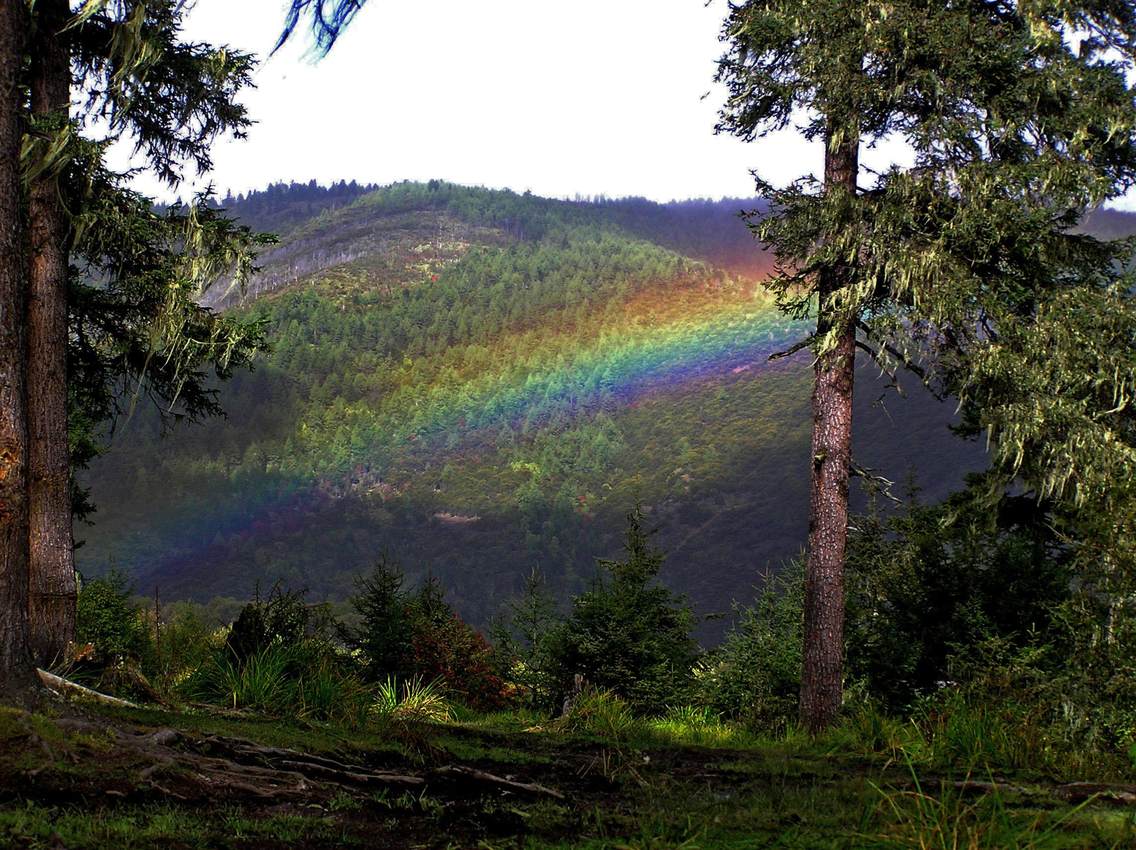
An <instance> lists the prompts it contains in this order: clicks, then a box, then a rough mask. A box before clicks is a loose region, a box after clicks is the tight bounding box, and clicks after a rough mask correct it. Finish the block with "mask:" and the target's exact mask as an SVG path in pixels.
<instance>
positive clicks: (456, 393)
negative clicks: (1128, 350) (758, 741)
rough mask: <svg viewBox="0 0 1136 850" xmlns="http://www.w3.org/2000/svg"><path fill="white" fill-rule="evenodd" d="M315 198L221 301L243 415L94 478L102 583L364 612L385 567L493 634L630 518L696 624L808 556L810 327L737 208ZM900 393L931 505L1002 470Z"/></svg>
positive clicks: (872, 400)
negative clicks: (240, 331) (236, 361)
mask: <svg viewBox="0 0 1136 850" xmlns="http://www.w3.org/2000/svg"><path fill="white" fill-rule="evenodd" d="M282 198H283V200H281V203H282V204H284V203H287V193H286V192H285V193H283V195H282ZM261 200H262V199H260V198H257V202H258V203H260V201H261ZM311 203H313V204H315V206H316V208H318V210H319V211H318V212H317V213H316V214H315V215H314V216H313V217H311V218H309V219H307V220H305V221H299V222H296V223H293V224H290V225H289V230H288V231H287V234H286V236H285V238H284V240H283V241H282V243H281V245H279V246H278V247H277V248H275V249H273V250H272V251H271V252H270V253H268V254H266V255H265V256H264V257H263V259H262V264H263V270H262V272H261V273H260V274H259V275H258V277H257V278H256V280H254V281H253V282H252V284H251V285H250V286H249V287H248V288H247V289H246V290H245V291H244V292H240V291H230V290H226V289H224V288H219V289H218V290H217V291H216V292H213V293H211V294H210V296H209V297H210V299H211V301H210V303H212V304H213V305H215V306H218V307H222V308H226V309H241V310H247V311H249V313H250V314H251V315H253V316H256V317H258V318H260V319H262V320H263V321H264V322H265V323H266V325H267V328H268V331H269V337H270V339H272V340H273V350H272V352H271V353H270V354H268V355H266V356H265V357H264V358H263V359H262V360H261V362H260V363H259V365H258V368H257V370H256V371H255V372H253V373H251V374H245V375H241V376H238V378H237V379H235V380H234V381H232V382H231V383H230V384H228V385H226V386H224V387H223V388H221V400H222V403H223V405H224V407H225V409H226V410H227V411H228V413H229V416H228V418H227V419H226V420H222V421H216V422H211V423H209V424H207V425H205V426H201V427H193V428H182V429H178V430H177V431H176V432H175V433H174V435H173V436H172V437H170V438H166V439H163V438H162V437H161V435H160V434H159V430H158V426H157V422H156V417H154V416H152V415H150V414H149V413H147V412H145V411H142V412H139V413H138V414H136V415H135V416H134V417H133V419H131V420H130V421H129V422H127V423H125V424H124V425H123V426H121V427H120V428H119V430H118V432H117V433H116V435H115V437H114V445H113V448H112V451H111V452H110V453H108V454H107V455H106V456H105V457H103V458H101V459H100V460H99V461H98V462H97V463H96V464H95V466H94V467H93V468H92V469H91V471H90V473H89V475H88V476H87V483H89V485H90V486H91V488H92V491H93V496H94V499H95V501H96V503H97V504H98V505H99V506H100V510H99V513H98V514H97V515H96V517H95V525H94V526H93V527H91V528H88V529H86V530H85V531H84V532H83V533H82V536H84V537H85V538H86V541H87V542H86V545H85V546H84V547H83V548H82V549H80V550H79V561H80V566H81V568H82V569H83V570H84V571H87V572H99V571H101V570H105V569H107V568H108V567H109V566H117V567H119V568H123V569H125V570H127V571H129V572H130V573H131V574H132V575H133V576H134V578H135V581H136V586H137V587H138V589H139V590H140V591H145V592H150V591H151V590H152V589H153V588H154V587H155V586H157V587H160V589H161V593H162V595H163V596H164V597H166V598H174V597H179V596H185V597H193V598H198V599H207V598H209V597H212V596H216V595H226V596H236V597H246V596H248V595H249V594H250V593H251V592H252V591H253V588H254V586H255V585H256V584H257V583H258V582H259V583H260V585H261V586H262V587H263V586H265V585H267V584H270V583H271V582H273V581H275V580H278V579H279V580H283V581H285V582H287V583H288V584H290V585H292V586H305V587H308V588H309V589H310V591H312V594H313V596H314V597H316V598H319V597H322V596H327V597H332V598H342V597H343V596H344V595H346V594H347V593H349V592H350V590H351V586H352V580H353V577H354V576H355V575H356V574H358V573H359V572H361V571H364V570H366V569H367V568H368V567H369V566H370V565H371V564H372V563H373V562H374V561H375V560H376V559H377V558H378V557H379V556H380V554H382V553H387V554H389V555H391V556H393V557H395V558H397V559H398V560H400V561H401V563H402V565H403V567H404V568H405V569H406V571H407V572H408V574H410V575H411V576H420V575H423V574H425V573H426V572H432V573H434V574H435V575H438V576H439V577H440V578H441V579H442V580H443V583H444V584H445V585H446V586H447V588H449V589H450V591H451V597H452V598H453V600H454V601H455V602H456V604H457V605H458V607H459V608H460V609H461V610H462V612H463V613H464V614H466V615H468V616H470V617H471V618H472V619H473V620H475V621H477V622H482V623H484V622H485V621H486V620H487V619H488V618H489V617H490V616H491V615H492V614H493V613H494V611H495V610H496V609H497V607H498V606H499V604H500V603H501V601H502V599H504V598H505V597H507V596H508V595H510V594H511V593H513V592H515V590H516V589H517V587H518V586H519V583H520V579H521V578H522V577H523V576H524V575H525V574H527V573H528V572H529V571H530V570H531V569H533V568H534V567H539V568H540V569H542V570H543V571H544V572H545V574H546V575H547V576H548V577H549V578H550V579H551V580H552V583H553V585H554V586H555V587H556V588H558V589H559V590H560V591H562V592H564V593H567V592H570V591H574V590H577V589H579V588H580V587H581V586H583V584H584V583H585V582H586V581H587V580H588V579H589V578H590V576H591V575H592V572H593V564H594V558H595V557H596V556H597V555H609V554H612V552H613V550H614V549H616V548H617V547H618V545H619V543H618V540H619V532H620V531H621V527H622V522H623V515H624V514H625V513H626V512H627V511H628V510H629V509H630V508H631V507H632V506H633V505H634V504H635V502H636V501H637V500H639V501H642V502H643V504H644V505H645V506H646V507H647V508H648V509H649V510H650V513H651V516H652V518H653V520H654V521H655V522H656V523H657V525H658V526H659V528H660V531H659V540H660V542H661V544H662V545H663V546H664V547H665V548H666V549H668V550H669V551H670V553H671V557H670V559H669V562H668V566H667V568H666V571H665V573H664V578H665V579H666V580H667V581H668V582H669V583H671V584H672V585H673V586H675V587H677V588H679V589H681V590H684V591H686V592H688V593H689V594H690V595H691V597H692V598H693V600H694V601H695V603H696V605H697V606H698V607H699V609H700V610H702V611H704V612H712V611H725V610H727V609H728V607H729V604H730V601H731V600H732V599H734V598H744V597H747V596H749V595H750V593H751V588H752V586H753V585H754V584H755V583H757V582H758V581H759V575H760V573H761V571H763V570H765V569H767V568H770V567H772V568H776V567H777V566H778V565H780V564H781V563H782V562H783V561H784V559H786V558H788V557H791V556H792V555H793V554H795V553H796V552H797V551H798V550H799V548H800V547H801V545H802V544H803V542H804V538H805V533H806V530H807V510H806V509H807V444H808V432H809V416H808V400H809V377H810V372H809V370H808V368H807V367H808V356H807V354H804V355H802V356H798V357H795V358H792V359H789V360H783V361H778V362H777V363H776V364H770V363H769V362H768V355H769V354H771V353H773V352H775V351H778V350H781V349H783V348H785V347H787V346H788V345H790V344H791V343H792V342H794V341H796V340H797V339H798V338H800V336H801V335H802V331H803V329H802V328H801V327H795V326H794V325H793V324H792V323H790V322H788V321H787V320H786V319H785V318H784V317H783V316H781V315H780V314H779V313H778V312H777V311H776V309H775V308H774V306H773V304H772V303H771V302H770V300H769V299H768V297H767V296H766V295H765V293H764V292H763V290H762V287H761V285H760V276H761V275H762V273H763V272H764V271H765V270H767V268H768V258H767V257H765V256H764V255H763V254H762V253H761V252H760V250H759V249H758V248H757V246H756V245H755V244H754V243H753V241H752V239H751V237H750V236H749V234H748V232H747V231H746V229H745V227H744V225H743V224H742V222H741V220H740V219H738V218H737V216H736V209H737V208H739V207H741V206H744V205H746V204H745V202H723V203H709V202H693V203H687V204H680V205H669V206H662V205H657V204H651V203H650V202H646V201H621V202H609V201H600V202H589V203H584V202H578V203H570V202H564V201H552V200H547V199H542V198H536V197H532V196H529V195H517V194H514V193H511V192H497V191H488V190H482V189H469V188H463V187H457V186H452V185H450V184H444V183H438V182H436V181H432V182H431V183H430V184H398V185H395V186H392V187H388V188H386V189H381V190H378V191H374V192H370V193H365V194H361V195H359V196H358V197H356V198H354V199H353V200H352V199H350V198H348V199H346V200H345V201H344V202H343V203H342V204H340V205H338V206H336V205H335V204H332V203H320V202H319V199H316V200H315V201H311ZM287 209H289V210H291V211H292V213H289V214H290V215H291V214H293V213H294V211H295V210H296V209H297V204H296V203H291V204H290V205H288V206H287ZM235 211H236V212H237V213H238V214H239V213H240V212H241V204H240V203H238V204H237V205H236V207H235ZM259 214H260V215H264V214H265V213H264V211H263V210H262V211H261V213H259ZM715 260H717V261H718V264H715V262H714V261H715ZM882 393H883V386H882V384H881V383H879V382H878V381H877V380H876V374H875V371H874V370H873V369H870V368H866V367H865V368H863V369H862V370H861V385H860V389H859V390H858V401H857V405H858V410H857V416H858V419H857V426H856V428H857V430H856V447H855V452H856V457H857V462H858V463H860V464H862V465H865V466H868V467H872V468H874V469H877V470H879V471H881V472H882V473H883V474H885V475H887V476H888V477H890V478H893V479H895V480H898V481H905V480H906V479H907V477H908V476H909V475H911V476H914V480H916V481H917V482H918V484H919V485H920V486H921V487H922V488H924V496H925V497H926V498H934V497H938V496H941V495H944V494H945V493H946V492H948V491H949V490H951V489H953V488H954V487H956V486H957V485H958V484H959V483H960V481H961V478H962V475H963V474H964V473H965V471H967V470H969V469H975V468H977V467H978V466H979V465H980V464H981V462H982V458H981V451H980V449H978V448H977V447H976V446H974V445H971V444H966V443H963V442H961V441H958V440H955V439H954V438H952V437H950V436H949V435H948V433H947V430H946V425H947V423H948V421H949V419H950V415H951V408H950V406H949V405H942V404H939V403H937V402H935V401H933V400H931V399H929V398H926V397H924V396H923V395H921V393H920V392H919V391H918V388H916V389H915V390H913V391H912V392H911V393H909V396H908V398H899V397H898V396H896V395H895V394H894V393H891V394H888V395H886V396H885V399H886V405H880V404H878V403H877V402H878V400H879V398H880V397H881V394H882ZM901 489H902V488H901ZM857 498H858V503H859V504H860V505H863V500H862V498H859V497H857Z"/></svg>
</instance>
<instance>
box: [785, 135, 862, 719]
mask: <svg viewBox="0 0 1136 850" xmlns="http://www.w3.org/2000/svg"><path fill="white" fill-rule="evenodd" d="M825 141H826V149H825V162H824V182H825V191H826V192H832V191H849V192H855V191H856V175H857V172H858V170H859V152H860V140H859V136H858V134H856V133H850V134H847V135H846V136H844V137H843V138H842V139H841V140H839V141H838V142H837V143H836V144H835V145H834V144H833V139H832V136H831V135H829V136H828V137H826V140H825ZM847 278H848V271H847V269H846V268H844V267H842V266H833V267H829V268H825V269H823V270H822V271H821V272H820V276H819V280H818V286H817V289H818V294H819V305H818V314H817V333H818V336H822V335H824V334H826V333H828V332H829V331H830V330H832V329H833V328H834V327H835V328H836V344H835V345H834V346H832V347H831V348H829V349H828V350H827V351H826V352H825V353H824V354H823V355H821V356H820V357H819V358H817V362H816V366H815V372H816V375H815V381H814V384H813V398H812V410H813V440H812V481H811V492H810V500H809V549H808V560H807V562H806V564H805V646H804V662H803V667H802V670H801V706H800V708H801V721H802V723H803V724H804V725H805V727H806V728H807V729H809V730H810V731H811V732H814V733H815V732H820V731H823V730H824V729H827V728H828V727H830V726H831V725H832V724H833V723H834V722H835V720H836V718H837V715H838V714H839V712H840V703H841V698H842V689H843V678H844V669H843V668H844V550H845V544H846V542H847V539H848V475H849V470H850V467H851V463H852V385H853V381H854V377H855V367H856V329H855V326H854V325H853V324H851V323H850V322H848V321H847V320H842V319H840V318H839V317H837V316H836V315H834V313H833V310H832V305H831V299H832V295H833V293H835V292H836V291H837V290H839V289H840V288H841V287H843V286H844V285H846V283H847ZM836 322H840V323H841V324H840V325H839V326H837V325H835V323H836Z"/></svg>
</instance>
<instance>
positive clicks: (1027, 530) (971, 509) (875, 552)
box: [845, 480, 1071, 711]
mask: <svg viewBox="0 0 1136 850" xmlns="http://www.w3.org/2000/svg"><path fill="white" fill-rule="evenodd" d="M980 484H981V482H980V481H979V480H975V481H974V482H972V486H971V488H970V489H969V490H966V491H963V492H961V493H957V494H955V495H954V496H952V497H950V498H949V499H948V500H947V501H946V502H944V503H942V504H939V505H933V506H924V505H920V504H919V503H918V502H917V501H915V500H914V499H912V500H911V501H910V502H909V504H908V506H907V508H906V510H905V511H904V512H903V513H900V514H898V515H896V516H894V517H892V518H891V519H889V520H887V521H883V520H881V519H880V518H879V517H877V516H874V515H871V516H866V517H859V518H857V520H856V522H855V523H854V525H855V527H856V529H857V530H856V531H855V532H854V533H852V534H851V535H850V537H849V546H848V564H847V617H846V625H845V645H846V646H847V656H848V675H849V677H850V678H858V679H863V680H865V681H866V682H867V685H868V689H869V691H870V692H871V694H872V696H873V697H874V698H876V699H878V700H880V701H881V702H883V703H884V705H885V706H887V707H888V708H890V709H891V710H893V711H894V710H899V711H902V710H905V709H907V708H909V707H910V706H911V705H913V704H914V703H915V702H916V701H917V700H918V699H919V698H920V697H921V696H922V695H925V694H929V693H933V692H935V691H936V690H937V689H938V688H939V687H941V685H942V683H943V682H945V681H947V680H948V679H949V668H950V666H951V664H952V658H953V657H954V656H956V655H957V654H958V653H960V652H963V653H965V652H966V651H967V650H968V648H972V647H976V646H979V645H981V644H982V643H983V642H984V641H986V640H988V639H991V638H997V639H1000V640H1003V641H1005V642H1007V643H1008V645H1010V646H1015V647H1023V646H1025V645H1026V644H1027V643H1028V642H1029V641H1030V640H1031V634H1033V633H1043V632H1045V631H1046V630H1047V629H1049V628H1050V626H1051V625H1052V623H1053V611H1054V609H1055V608H1056V607H1057V606H1059V605H1060V604H1061V603H1062V602H1063V601H1064V600H1066V599H1068V598H1069V595H1070V578H1071V576H1070V571H1069V567H1068V560H1069V553H1068V551H1067V549H1066V547H1064V546H1063V545H1061V543H1060V540H1059V538H1058V535H1057V533H1056V532H1055V531H1054V530H1053V527H1052V523H1051V517H1050V516H1049V514H1048V512H1047V510H1046V508H1045V506H1044V505H1038V503H1037V501H1036V499H1034V498H1032V497H1026V496H1022V497H1017V496H1005V497H1003V498H1002V499H1001V500H1000V501H999V502H998V503H997V504H996V505H994V506H993V507H991V506H990V504H989V503H988V501H987V500H986V498H985V490H984V489H982V488H981V487H980ZM1009 599H1012V600H1013V601H1012V604H1007V600H1009Z"/></svg>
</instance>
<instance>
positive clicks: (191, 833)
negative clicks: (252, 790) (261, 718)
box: [0, 803, 363, 850]
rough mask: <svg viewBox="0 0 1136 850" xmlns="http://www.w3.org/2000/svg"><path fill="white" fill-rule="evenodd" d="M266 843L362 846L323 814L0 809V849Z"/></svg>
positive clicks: (130, 849) (161, 807)
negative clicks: (250, 815) (265, 841)
mask: <svg viewBox="0 0 1136 850" xmlns="http://www.w3.org/2000/svg"><path fill="white" fill-rule="evenodd" d="M263 840H269V841H271V842H273V843H277V844H278V845H279V846H284V845H287V844H289V843H295V842H299V841H307V842H313V841H315V842H322V843H325V844H326V845H327V846H363V845H362V843H361V842H360V841H359V840H358V839H357V838H354V837H352V836H351V835H350V834H349V833H348V831H346V830H345V829H344V828H343V827H342V826H341V825H340V824H337V823H336V820H335V818H334V817H331V816H329V815H324V814H317V815H300V814H283V815H266V816H264V817H249V816H247V815H245V814H244V813H242V812H241V810H240V809H238V808H232V809H220V810H215V811H208V812H201V811H194V810H191V809H186V808H181V807H177V806H173V805H168V804H157V805H147V806H122V807H107V808H103V809H95V810H92V809H91V808H88V807H78V806H59V807H56V806H44V805H40V804H37V803H27V804H25V805H23V806H13V807H10V808H6V809H3V810H0V846H14V847H26V848H28V850H38V848H44V850H47V848H52V850H55V848H59V847H66V848H68V850H81V848H91V850H101V848H106V847H115V848H117V849H118V850H135V848H151V847H179V848H187V850H188V849H189V848H211V847H240V846H251V845H255V844H257V843H259V842H260V841H263Z"/></svg>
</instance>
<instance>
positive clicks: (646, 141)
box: [116, 0, 1133, 206]
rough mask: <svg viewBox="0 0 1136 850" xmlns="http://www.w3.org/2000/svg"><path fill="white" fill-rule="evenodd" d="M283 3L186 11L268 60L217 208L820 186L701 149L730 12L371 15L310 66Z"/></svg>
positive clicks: (205, 28) (776, 161)
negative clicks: (456, 194) (247, 197)
mask: <svg viewBox="0 0 1136 850" xmlns="http://www.w3.org/2000/svg"><path fill="white" fill-rule="evenodd" d="M286 5H287V4H286V2H285V0H197V2H196V6H195V8H194V9H193V11H192V12H191V13H190V15H189V18H188V22H187V30H186V36H187V38H190V39H193V40H200V41H209V42H213V43H218V44H229V45H232V46H234V47H237V48H240V49H242V50H246V51H250V52H253V53H256V54H258V55H260V56H261V57H262V59H263V60H264V61H263V64H262V65H261V67H260V68H259V69H258V71H257V73H256V78H255V79H256V85H257V88H256V89H255V90H250V91H248V92H246V94H245V96H244V101H245V103H246V105H247V106H248V110H249V114H250V117H251V118H252V119H253V120H254V121H255V122H256V124H255V125H254V126H253V127H252V129H251V130H250V132H249V137H248V138H247V139H246V140H244V141H233V140H230V139H225V140H221V141H219V142H218V143H217V144H216V146H215V148H214V165H215V168H214V171H213V173H212V174H211V175H209V176H208V178H207V179H206V181H198V182H207V181H209V180H211V181H212V182H213V184H214V185H215V186H216V188H217V190H218V192H219V193H220V194H224V192H225V191H226V190H231V191H232V192H233V193H234V194H236V193H238V192H242V191H247V190H249V189H257V188H263V187H264V186H266V185H267V184H268V183H271V182H274V181H278V180H284V181H289V180H296V181H303V182H307V181H309V180H311V179H313V178H314V179H316V180H317V181H319V182H321V183H329V182H333V181H336V180H340V179H344V180H357V181H359V182H360V183H390V182H394V181H397V180H404V179H410V180H427V179H430V178H433V177H438V178H442V179H446V180H452V181H454V182H457V183H465V184H474V185H483V186H489V187H494V188H500V187H508V188H512V189H515V190H517V191H523V190H525V189H531V190H532V191H533V192H535V193H537V194H539V195H546V196H553V197H571V196H573V195H576V194H582V195H596V194H605V195H608V196H609V197H620V196H625V195H642V196H645V197H648V198H653V199H655V200H659V201H667V200H671V199H675V198H691V197H722V196H749V195H752V194H753V192H754V185H753V180H752V178H751V177H750V173H749V172H750V170H751V169H756V170H757V171H758V172H759V173H760V174H761V175H762V176H763V177H764V178H765V179H767V180H770V181H772V182H774V183H777V184H783V183H785V182H788V181H789V180H792V179H794V178H796V177H799V176H801V175H803V174H806V173H810V172H817V171H819V170H820V165H821V150H820V147H819V145H817V144H811V145H810V144H807V143H806V142H804V140H803V139H801V138H800V137H799V136H798V135H797V134H796V133H794V132H792V131H786V132H784V133H782V134H779V135H777V136H775V137H772V138H768V139H765V140H762V141H760V142H756V143H752V144H745V143H743V142H741V141H739V140H737V139H735V138H733V137H730V136H725V135H723V136H715V135H714V133H713V127H714V123H715V119H716V115H717V110H718V107H719V106H720V105H721V102H722V99H723V93H722V90H721V88H720V87H715V86H714V85H713V84H712V79H713V76H714V71H715V63H716V60H717V58H718V56H719V55H720V54H721V51H722V45H721V44H720V43H719V41H718V32H719V29H720V26H721V22H722V20H723V18H724V16H725V14H726V2H725V0H710V2H709V3H708V4H707V3H706V2H705V0H575V2H572V3H568V4H564V3H561V4H554V3H550V2H546V1H545V0H478V2H470V0H430V2H409V3H407V2H396V0H370V2H368V3H367V5H366V6H365V7H364V9H363V11H362V12H361V13H360V14H359V16H358V17H357V18H356V20H355V21H354V23H353V24H352V26H351V27H350V28H349V29H348V31H347V32H346V33H345V34H344V35H343V37H342V38H341V39H340V41H339V43H337V44H336V46H335V48H334V49H333V50H332V52H331V54H330V55H329V56H327V57H326V58H324V59H322V60H320V61H318V62H313V61H312V60H311V59H310V58H309V57H308V56H307V55H306V52H305V49H306V47H307V44H308V41H307V38H306V33H303V34H301V35H300V37H298V38H296V39H295V40H294V42H293V43H292V44H290V45H289V47H288V48H287V49H285V50H283V51H281V52H280V53H279V54H277V55H276V56H274V57H272V58H271V59H269V58H267V55H268V51H269V50H270V49H271V47H272V45H273V43H274V42H275V39H276V37H277V36H278V35H279V32H280V26H281V23H282V21H283V17H284V9H285V7H286ZM707 93H709V95H708V96H707V97H704V95H707ZM119 153H120V155H119V156H117V157H116V159H117V160H118V163H117V164H119V165H123V166H124V165H125V164H126V157H125V155H124V154H123V153H122V152H121V151H120V152H119ZM891 157H898V158H899V159H900V160H901V161H902V160H904V159H906V156H905V153H904V151H903V150H902V149H901V148H899V147H897V146H894V145H892V146H890V147H889V146H884V149H882V150H877V151H866V152H865V156H864V160H865V162H866V164H867V165H869V166H871V167H874V168H883V167H885V166H886V165H887V164H888V162H889V161H890V158H891ZM136 182H137V186H138V188H139V189H141V190H143V191H145V192H147V193H149V194H151V195H154V196H156V197H159V198H162V199H167V200H168V199H169V198H170V194H169V193H168V191H166V190H165V189H164V187H161V186H159V185H158V184H157V183H156V182H155V181H153V180H151V179H148V178H146V177H145V176H143V177H140V178H138V180H137V181H136ZM181 194H182V195H183V197H187V196H188V195H189V190H188V187H185V188H183V190H182V192H181ZM1132 205H1133V204H1131V203H1129V204H1126V206H1132Z"/></svg>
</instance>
